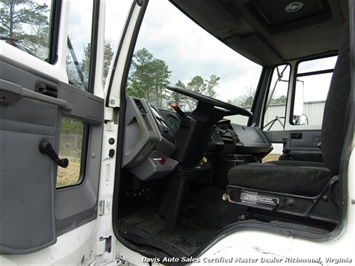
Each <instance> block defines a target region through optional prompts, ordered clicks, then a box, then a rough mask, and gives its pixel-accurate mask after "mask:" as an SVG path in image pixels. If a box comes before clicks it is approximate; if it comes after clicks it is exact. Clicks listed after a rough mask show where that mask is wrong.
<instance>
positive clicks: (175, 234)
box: [119, 209, 219, 258]
mask: <svg viewBox="0 0 355 266" xmlns="http://www.w3.org/2000/svg"><path fill="white" fill-rule="evenodd" d="M119 230H120V232H121V235H122V236H123V237H124V238H126V239H127V240H129V241H132V242H134V243H136V244H138V245H149V246H153V247H155V248H157V249H159V250H162V251H164V252H165V253H168V254H169V255H170V256H172V257H180V258H181V257H187V256H190V255H192V254H193V253H194V252H195V251H196V250H197V249H199V248H200V247H201V246H202V245H203V244H204V243H206V242H207V241H208V240H210V239H211V237H212V236H213V235H214V234H215V233H216V232H217V231H218V230H219V229H218V228H216V227H213V226H211V225H208V224H207V223H206V222H205V221H202V220H200V219H198V218H197V217H195V216H193V215H189V217H188V218H187V217H183V218H182V219H181V221H180V224H179V225H178V226H172V225H170V224H168V223H166V222H164V221H163V220H161V219H160V218H159V216H158V215H157V214H156V213H155V212H154V209H144V210H140V211H139V212H136V213H134V214H132V215H130V216H127V217H124V218H122V219H121V220H120V221H119Z"/></svg>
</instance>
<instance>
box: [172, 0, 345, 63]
mask: <svg viewBox="0 0 355 266" xmlns="http://www.w3.org/2000/svg"><path fill="white" fill-rule="evenodd" d="M171 2H173V4H174V5H176V6H177V7H178V8H179V9H180V10H181V11H183V12H184V13H185V14H186V15H188V16H189V17H190V18H192V19H193V20H194V21H196V22H197V23H198V24H199V25H201V26H202V27H203V28H205V29H206V30H207V31H208V32H210V33H211V34H212V35H214V36H215V37H216V38H218V39H219V40H221V41H222V42H224V43H225V44H226V45H228V46H229V47H231V48H232V49H234V50H235V51H237V52H238V53H240V54H242V55H244V56H245V57H247V58H249V59H250V60H252V61H254V62H256V63H258V64H261V65H273V64H278V63H280V62H284V61H287V60H290V59H296V58H301V57H306V56H310V55H314V54H323V53H328V52H333V51H336V50H337V49H338V45H339V40H340V34H341V30H342V28H343V25H344V24H345V23H346V22H347V21H348V5H349V4H348V1H347V0H339V1H332V0H303V1H287V0H286V1H285V0H272V1H270V0H171ZM300 7H301V8H300ZM298 8H300V9H299V10H298V11H297V9H298Z"/></svg>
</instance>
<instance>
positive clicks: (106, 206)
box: [99, 199, 111, 216]
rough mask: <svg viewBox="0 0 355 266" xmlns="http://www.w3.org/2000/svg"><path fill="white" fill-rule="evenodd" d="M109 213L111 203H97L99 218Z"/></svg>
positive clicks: (105, 201)
mask: <svg viewBox="0 0 355 266" xmlns="http://www.w3.org/2000/svg"><path fill="white" fill-rule="evenodd" d="M110 211H111V201H110V200H108V199H103V200H100V202H99V216H103V215H105V214H108V213H110Z"/></svg>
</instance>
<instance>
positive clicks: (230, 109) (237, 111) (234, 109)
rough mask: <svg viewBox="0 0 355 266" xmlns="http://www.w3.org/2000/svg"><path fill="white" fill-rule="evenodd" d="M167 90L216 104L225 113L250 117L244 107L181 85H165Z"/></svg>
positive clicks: (249, 113) (250, 114)
mask: <svg viewBox="0 0 355 266" xmlns="http://www.w3.org/2000/svg"><path fill="white" fill-rule="evenodd" d="M167 89H168V90H171V91H174V92H177V93H180V94H183V95H186V96H189V97H191V98H194V99H196V100H198V101H200V102H203V103H207V104H210V105H213V106H218V107H221V108H223V109H226V111H225V115H226V116H227V115H242V116H247V117H251V116H252V115H253V114H252V113H251V112H249V111H248V110H246V109H243V108H240V107H238V106H235V105H232V104H229V103H226V102H222V101H220V100H217V99H214V98H212V97H209V96H206V95H203V94H200V93H197V92H194V91H190V90H186V89H184V88H181V87H177V86H170V85H169V86H167Z"/></svg>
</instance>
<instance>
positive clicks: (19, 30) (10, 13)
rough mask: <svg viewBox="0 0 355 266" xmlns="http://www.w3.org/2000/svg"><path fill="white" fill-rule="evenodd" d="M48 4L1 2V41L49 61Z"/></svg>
mask: <svg viewBox="0 0 355 266" xmlns="http://www.w3.org/2000/svg"><path fill="white" fill-rule="evenodd" d="M51 7H52V1H51V0H41V1H40V0H38V1H36V0H34V1H0V41H4V42H6V43H8V44H10V45H12V46H14V47H16V48H18V49H20V50H22V51H24V52H26V53H29V54H31V55H33V56H35V57H38V58H40V59H42V60H44V61H47V62H48V61H49V55H50V52H51V51H50V47H49V45H50V38H51V28H52V25H51V24H50V22H51Z"/></svg>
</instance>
